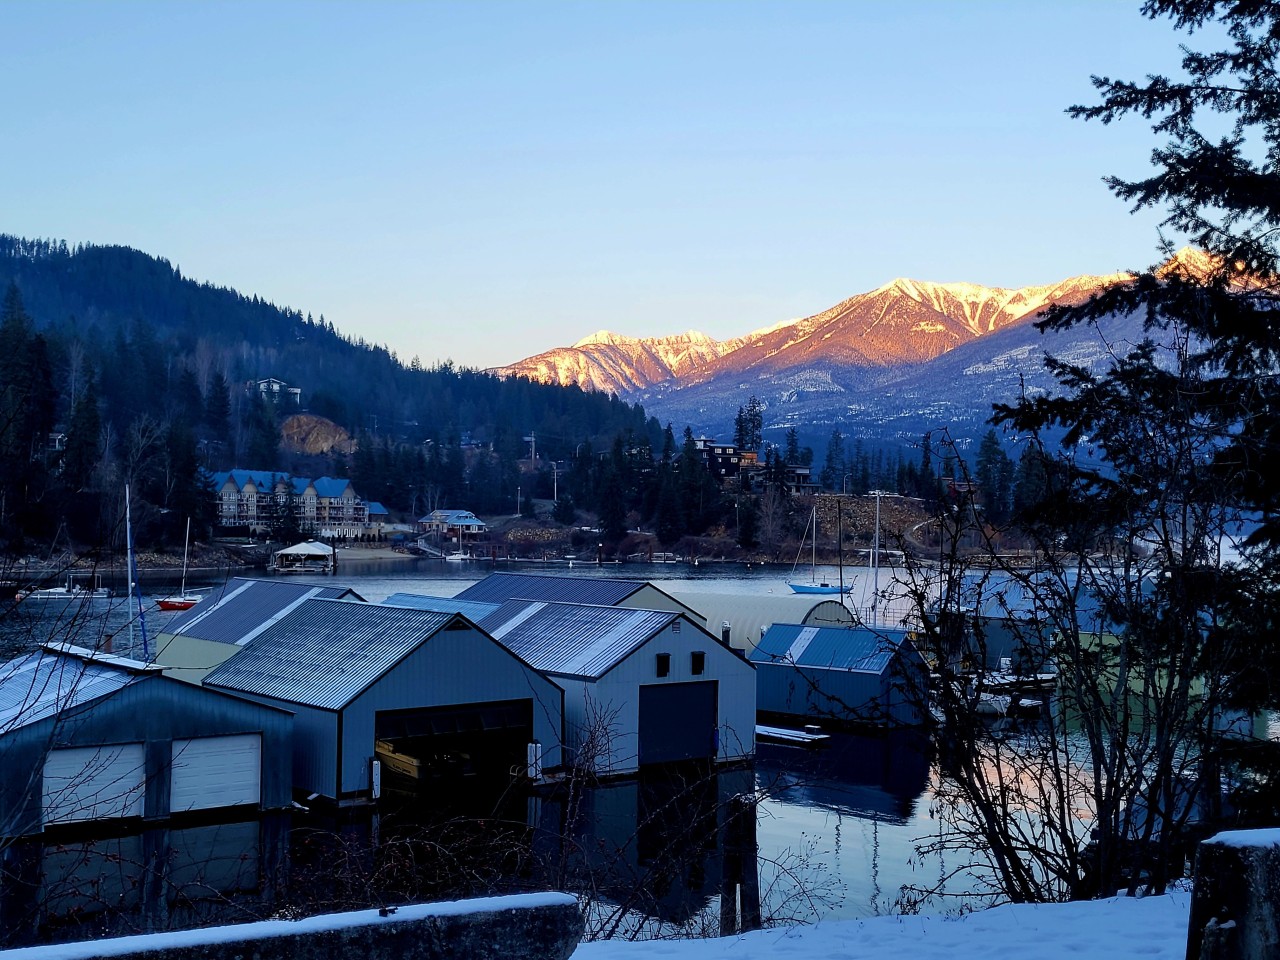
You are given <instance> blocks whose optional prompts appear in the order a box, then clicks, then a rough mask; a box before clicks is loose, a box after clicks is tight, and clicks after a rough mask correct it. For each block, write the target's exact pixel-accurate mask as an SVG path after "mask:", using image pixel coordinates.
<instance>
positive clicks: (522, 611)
mask: <svg viewBox="0 0 1280 960" xmlns="http://www.w3.org/2000/svg"><path fill="white" fill-rule="evenodd" d="M680 617H681V614H678V613H672V612H670V611H665V610H633V609H630V608H628V607H602V606H583V605H579V604H572V603H544V602H542V601H529V600H510V601H508V602H506V603H504V604H503V605H502V606H501V607H500V608H499V609H498V610H497V611H496V612H495V613H492V614H490V615H489V616H487V617H485V618H484V619H483V620H482V621H480V626H481V628H482V629H484V630H485V631H486V632H487V633H488V634H489V635H490V636H492V637H493V638H495V639H496V640H498V642H500V643H501V644H502V645H503V646H504V647H506V648H507V649H508V650H510V651H511V652H512V653H514V654H515V655H516V656H517V657H519V658H520V659H522V660H524V661H525V662H526V663H528V664H529V665H530V666H531V667H533V668H534V669H535V670H537V671H539V672H540V673H550V674H559V675H561V676H566V677H579V678H583V679H592V680H594V679H599V678H600V677H602V676H604V675H605V674H606V673H608V672H609V671H610V670H611V669H612V668H613V667H614V666H616V665H617V664H618V663H619V662H620V661H621V660H623V658H625V657H626V656H627V655H628V654H630V653H632V652H633V651H634V650H636V649H637V648H638V647H640V646H641V645H642V644H644V643H645V642H646V641H647V640H649V639H650V638H651V637H653V636H654V635H655V634H657V633H659V632H660V631H662V630H663V629H664V628H666V626H667V625H668V624H670V623H671V621H673V620H676V619H678V618H680Z"/></svg>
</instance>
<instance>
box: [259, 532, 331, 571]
mask: <svg viewBox="0 0 1280 960" xmlns="http://www.w3.org/2000/svg"><path fill="white" fill-rule="evenodd" d="M271 569H272V570H274V571H275V572H276V573H312V574H315V573H336V572H337V569H338V551H337V549H335V548H334V547H333V546H332V545H331V544H328V543H321V542H320V541H319V540H306V541H304V542H302V543H295V544H294V545H293V546H291V547H285V548H284V549H283V550H277V551H276V552H275V553H273V554H272V555H271Z"/></svg>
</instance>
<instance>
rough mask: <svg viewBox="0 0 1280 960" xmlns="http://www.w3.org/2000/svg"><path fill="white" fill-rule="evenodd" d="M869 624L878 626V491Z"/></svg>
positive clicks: (872, 551)
mask: <svg viewBox="0 0 1280 960" xmlns="http://www.w3.org/2000/svg"><path fill="white" fill-rule="evenodd" d="M871 576H872V580H871V625H872V626H873V627H879V626H880V613H879V610H878V607H879V604H880V491H879V490H877V491H876V536H875V539H874V540H873V541H872V542H871Z"/></svg>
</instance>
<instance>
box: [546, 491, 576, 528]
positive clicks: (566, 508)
mask: <svg viewBox="0 0 1280 960" xmlns="http://www.w3.org/2000/svg"><path fill="white" fill-rule="evenodd" d="M551 518H552V519H553V520H555V522H556V523H561V524H564V525H565V526H566V527H571V526H573V524H574V523H575V522H576V521H577V519H578V511H577V509H576V508H575V507H574V505H573V497H571V496H569V494H567V493H565V494H562V495H561V496H560V499H559V500H557V501H556V505H555V508H554V509H553V510H552V511H551Z"/></svg>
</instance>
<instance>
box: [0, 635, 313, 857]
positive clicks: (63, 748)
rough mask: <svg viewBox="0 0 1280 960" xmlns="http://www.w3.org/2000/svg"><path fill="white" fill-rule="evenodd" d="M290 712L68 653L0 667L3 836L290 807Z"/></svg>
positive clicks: (55, 650)
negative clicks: (98, 823)
mask: <svg viewBox="0 0 1280 960" xmlns="http://www.w3.org/2000/svg"><path fill="white" fill-rule="evenodd" d="M291 737H292V717H291V716H290V715H289V713H288V712H286V711H284V710H280V709H273V708H272V707H270V706H267V705H263V704H258V703H251V702H249V701H246V700H244V699H241V698H237V697H234V696H228V695H227V694H225V693H219V692H217V691H214V690H204V689H200V688H199V687H194V686H192V685H191V684H186V683H180V682H178V681H176V680H172V679H170V678H168V677H166V676H164V675H163V673H162V672H161V670H160V668H158V667H156V666H154V665H149V664H145V663H141V662H139V661H135V660H128V659H125V658H123V657H116V656H112V655H110V654H104V653H100V652H95V651H90V650H86V649H82V648H80V647H75V646H71V645H69V644H62V645H56V646H55V645H49V646H46V647H43V648H41V649H38V650H34V651H31V652H29V653H26V654H24V655H22V656H20V657H17V658H15V659H13V660H10V661H9V662H8V663H5V664H3V665H0V756H2V757H3V766H4V769H5V770H6V771H7V773H6V775H5V776H4V777H0V834H3V835H4V836H9V837H18V836H25V835H30V834H34V833H39V832H41V831H44V830H47V829H49V828H52V827H62V826H65V825H70V824H78V823H85V822H90V821H109V822H112V823H116V822H121V821H130V820H139V821H141V820H151V821H156V820H164V819H166V818H168V817H170V816H172V815H175V814H194V813H195V812H197V811H206V812H207V811H214V810H223V809H226V808H240V809H242V810H245V811H253V812H256V811H261V810H272V809H281V808H286V807H288V806H289V804H290V802H291V800H292V793H291V774H290V751H291Z"/></svg>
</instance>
